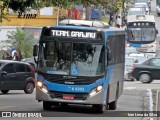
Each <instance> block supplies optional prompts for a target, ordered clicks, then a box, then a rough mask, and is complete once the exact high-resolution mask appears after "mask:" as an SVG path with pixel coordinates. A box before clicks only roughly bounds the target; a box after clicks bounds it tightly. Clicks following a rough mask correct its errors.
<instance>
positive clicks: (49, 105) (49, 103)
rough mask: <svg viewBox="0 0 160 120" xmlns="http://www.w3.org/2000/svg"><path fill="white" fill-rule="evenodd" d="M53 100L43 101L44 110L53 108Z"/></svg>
mask: <svg viewBox="0 0 160 120" xmlns="http://www.w3.org/2000/svg"><path fill="white" fill-rule="evenodd" d="M51 106H52V104H51V102H48V101H43V110H51Z"/></svg>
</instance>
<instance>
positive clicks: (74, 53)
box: [38, 41, 104, 76]
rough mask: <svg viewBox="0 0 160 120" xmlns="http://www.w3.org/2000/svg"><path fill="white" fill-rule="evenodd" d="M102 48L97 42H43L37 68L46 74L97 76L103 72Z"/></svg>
mask: <svg viewBox="0 0 160 120" xmlns="http://www.w3.org/2000/svg"><path fill="white" fill-rule="evenodd" d="M103 63H104V48H103V45H99V44H88V43H71V42H59V41H51V42H43V43H41V44H40V52H39V65H38V70H42V71H43V72H45V73H48V74H61V75H73V76H98V75H102V74H103V72H104V64H103Z"/></svg>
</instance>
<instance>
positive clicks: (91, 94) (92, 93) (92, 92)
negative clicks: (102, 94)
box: [89, 88, 97, 96]
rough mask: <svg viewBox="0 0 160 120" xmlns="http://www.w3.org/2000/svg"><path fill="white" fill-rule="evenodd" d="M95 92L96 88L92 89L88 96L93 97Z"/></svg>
mask: <svg viewBox="0 0 160 120" xmlns="http://www.w3.org/2000/svg"><path fill="white" fill-rule="evenodd" d="M96 93H97V92H96V88H95V89H93V90H92V91H91V92H90V94H89V95H90V96H93V95H95V94H96Z"/></svg>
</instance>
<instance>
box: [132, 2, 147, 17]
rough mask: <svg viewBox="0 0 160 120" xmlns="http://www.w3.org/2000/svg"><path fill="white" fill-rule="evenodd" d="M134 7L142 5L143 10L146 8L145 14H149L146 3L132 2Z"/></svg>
mask: <svg viewBox="0 0 160 120" xmlns="http://www.w3.org/2000/svg"><path fill="white" fill-rule="evenodd" d="M134 7H144V8H145V10H146V14H147V15H149V14H150V10H149V7H148V4H147V3H135V4H134Z"/></svg>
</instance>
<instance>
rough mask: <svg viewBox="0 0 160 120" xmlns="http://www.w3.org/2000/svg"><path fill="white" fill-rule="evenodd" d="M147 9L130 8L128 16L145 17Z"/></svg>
mask: <svg viewBox="0 0 160 120" xmlns="http://www.w3.org/2000/svg"><path fill="white" fill-rule="evenodd" d="M145 14H146V12H145V9H144V8H143V7H133V8H129V10H128V14H127V15H128V16H130V15H145Z"/></svg>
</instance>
